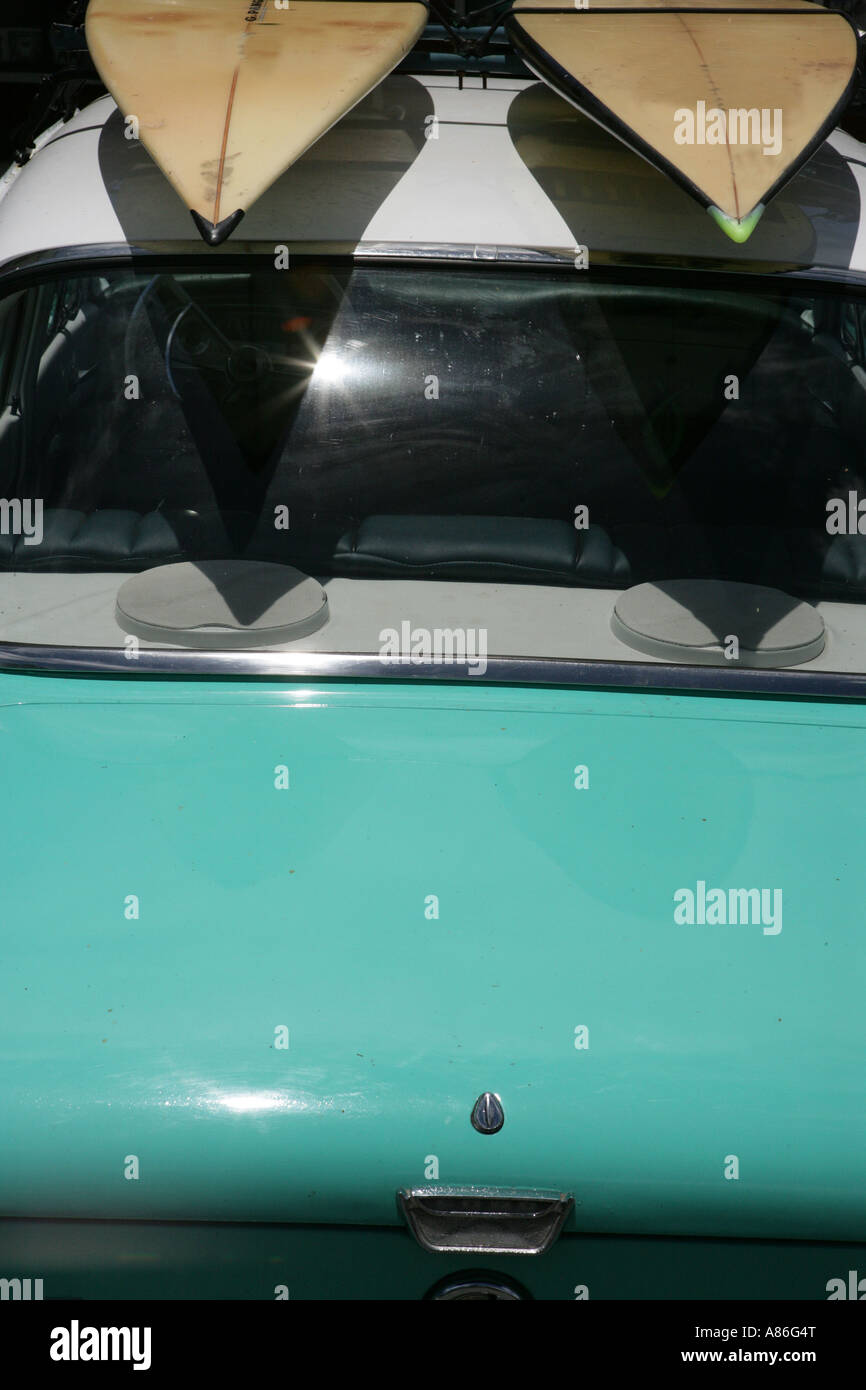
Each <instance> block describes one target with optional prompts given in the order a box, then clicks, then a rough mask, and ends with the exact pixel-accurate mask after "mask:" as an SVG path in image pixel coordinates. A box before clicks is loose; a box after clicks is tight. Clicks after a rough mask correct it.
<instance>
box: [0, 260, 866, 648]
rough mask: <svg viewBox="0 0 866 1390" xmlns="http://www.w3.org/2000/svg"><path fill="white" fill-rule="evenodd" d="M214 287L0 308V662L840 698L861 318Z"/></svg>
mask: <svg viewBox="0 0 866 1390" xmlns="http://www.w3.org/2000/svg"><path fill="white" fill-rule="evenodd" d="M234 265H235V263H232V264H229V263H228V262H227V261H222V262H221V263H220V264H218V265H217V266H216V268H214V269H208V270H205V271H201V270H195V271H194V270H186V269H184V268H183V265H182V264H178V265H177V266H170V265H168V264H167V263H166V264H164V268H160V269H158V270H146V271H145V270H142V269H137V268H133V267H130V266H126V267H125V268H123V269H113V268H112V269H108V270H104V271H103V270H93V269H91V270H88V271H86V272H74V271H70V272H69V273H67V274H64V275H62V276H57V275H55V277H54V278H53V279H51V280H49V281H43V282H41V283H39V284H34V285H32V286H31V287H29V288H25V289H16V290H14V291H13V292H11V293H7V295H6V296H5V297H4V298H0V643H5V644H15V645H21V644H39V645H40V646H41V647H43V648H44V647H51V648H57V649H63V650H65V651H69V650H73V649H80V648H87V649H97V650H101V651H115V652H117V651H122V652H124V653H125V654H127V655H129V654H132V655H133V656H135V654H136V652H137V651H138V650H139V649H144V650H147V649H150V648H154V649H165V648H168V649H171V650H180V651H191V650H194V649H195V650H197V651H198V652H199V653H200V654H201V659H202V661H203V662H204V663H205V665H206V661H205V656H204V653H205V652H207V651H221V650H226V649H232V650H237V649H243V650H246V651H249V652H255V651H294V650H300V651H306V652H326V653H327V652H331V653H339V652H349V653H367V654H371V655H373V656H378V657H379V658H381V660H382V662H383V666H384V667H388V666H389V665H390V667H392V668H393V667H394V664H395V663H396V665H397V673H398V674H399V667H400V663H401V662H402V663H403V664H404V665H405V664H407V663H408V664H412V663H413V661H414V662H416V664H418V663H421V664H423V663H424V662H425V661H427V660H428V659H429V660H430V661H432V662H434V663H436V662H437V660H438V662H439V664H440V665H442V664H445V663H447V662H448V661H449V660H457V661H460V660H461V659H462V660H463V661H464V662H465V663H468V664H472V665H474V668H475V671H476V672H478V673H483V667H484V665H485V662H486V661H487V660H489V659H491V658H493V657H496V656H502V657H522V658H559V659H571V660H581V661H607V662H610V661H618V662H634V661H641V662H650V663H652V662H663V663H668V664H670V663H671V662H679V663H684V664H687V665H688V664H702V665H706V666H713V665H716V666H718V667H724V666H725V665H729V664H731V663H733V664H737V663H741V664H744V665H747V666H758V667H767V666H776V667H791V668H798V669H803V670H806V669H811V670H814V669H823V670H829V671H849V672H864V671H866V614H864V607H863V601H864V597H866V534H861V529H862V532H863V533H866V516H862V517H861V508H862V511H863V513H866V480H864V454H866V447H864V446H866V323H864V307H863V305H861V302H860V301H859V300H858V299H856V298H852V297H846V294H845V293H842V292H840V291H839V290H838V289H836V288H834V287H826V286H822V287H819V288H816V287H814V286H811V285H809V286H807V285H806V284H798V283H796V282H794V281H787V282H779V281H776V282H774V283H772V284H771V283H770V282H769V281H768V280H764V279H761V280H758V279H755V280H754V281H751V280H749V279H747V278H746V277H745V276H739V277H737V283H736V286H732V285H731V281H730V280H728V281H727V282H719V281H715V282H712V281H709V280H708V281H707V283H706V286H705V287H703V288H701V287H694V286H693V285H690V287H688V288H683V287H679V288H677V287H673V286H671V285H669V284H666V283H660V282H658V280H657V281H655V282H654V281H653V280H652V278H651V277H650V273H649V272H647V273H646V276H645V278H644V280H643V281H640V280H639V279H637V278H636V277H635V275H634V274H632V275H631V276H630V277H629V278H628V279H627V280H626V279H622V278H620V279H616V278H615V277H612V278H610V279H608V280H606V281H604V282H599V281H598V280H591V279H589V278H585V277H582V276H581V275H580V274H578V273H576V272H572V273H567V272H562V271H559V270H554V269H551V270H544V271H541V270H536V269H519V268H515V267H468V268H459V267H456V266H441V265H440V266H429V265H428V266H423V265H417V264H416V265H412V264H406V265H398V264H378V265H375V264H368V265H355V266H351V265H346V264H343V265H340V264H328V263H325V262H320V263H315V262H311V261H306V262H303V263H301V264H298V265H294V264H293V265H292V266H291V267H290V268H286V269H280V270H276V269H274V267H273V265H270V264H269V265H268V266H267V267H266V268H262V266H261V263H257V264H256V265H255V267H254V268H250V264H249V262H247V263H246V264H245V265H244V267H243V268H241V269H235V268H234ZM861 499H863V500H862V501H861ZM437 631H438V632H440V633H446V634H448V633H450V634H452V635H451V637H450V638H449V637H444V638H442V639H441V641H440V647H441V650H440V649H439V648H437V637H436V633H437ZM461 633H462V634H463V636H462V637H461V636H460V634H461ZM417 634H420V635H417ZM425 634H426V635H425ZM454 634H457V635H456V636H455V635H454ZM731 639H733V640H731ZM449 642H450V653H451V655H450V657H449ZM443 643H444V645H442V644H443ZM461 643H462V646H461ZM482 648H483V651H482ZM413 652H414V656H413ZM437 652H438V657H437ZM461 653H462V656H461ZM391 673H393V670H392V672H391ZM442 674H446V673H444V672H443V673H442ZM470 674H473V672H472V671H470Z"/></svg>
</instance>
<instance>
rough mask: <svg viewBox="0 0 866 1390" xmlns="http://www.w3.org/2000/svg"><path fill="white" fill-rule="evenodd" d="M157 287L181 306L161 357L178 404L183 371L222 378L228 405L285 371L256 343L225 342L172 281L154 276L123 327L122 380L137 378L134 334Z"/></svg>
mask: <svg viewBox="0 0 866 1390" xmlns="http://www.w3.org/2000/svg"><path fill="white" fill-rule="evenodd" d="M159 287H162V288H167V289H169V290H170V292H171V294H172V295H173V296H174V297H175V298H176V299H178V300H180V301H181V307H180V309H179V310H178V312H177V314H175V316H174V319H173V320H172V322H171V325H170V327H169V330H168V333H167V334H166V339H165V347H164V349H163V352H162V356H163V362H164V366H165V372H166V376H167V378H168V382H169V385H170V387H171V390H172V392H173V394H174V395H175V396H176V397H177V399H178V400H180V399H181V392H180V391H179V390H178V385H177V378H178V377H179V376H180V375H181V374H182V373H183V372H184V371H189V372H195V373H196V374H198V373H201V372H203V371H204V372H208V373H216V374H217V375H218V376H220V377H222V378H223V380H224V381H225V383H226V386H227V388H228V394H227V397H226V399H227V400H228V401H231V400H232V399H234V398H235V397H236V396H237V395H239V394H241V393H242V392H243V391H244V390H245V389H247V388H248V387H249V386H251V385H255V384H256V383H258V382H260V381H262V380H263V379H264V378H265V377H267V376H269V375H272V374H277V375H282V374H283V372H285V370H286V368H285V367H284V366H283V364H282V363H280V362H279V361H277V360H276V359H275V358H274V357H273V356H272V354H271V353H269V352H267V351H266V350H265V349H264V348H263V347H260V346H259V345H258V344H256V343H247V342H239V341H233V340H232V339H231V338H228V337H226V335H225V333H223V332H222V331H221V329H220V328H218V327H217V325H216V324H215V323H214V322H213V320H212V319H211V318H210V316H209V315H208V314H206V313H205V311H204V309H202V308H201V307H200V306H199V305H198V304H196V302H195V300H194V299H192V297H191V296H190V295H189V294H187V292H186V290H185V289H183V287H182V286H181V285H179V284H178V283H177V281H176V280H174V279H173V277H171V276H168V275H154V276H153V278H152V279H151V280H149V281H148V283H147V285H145V287H144V289H143V290H142V292H141V294H140V295H139V296H138V299H137V300H136V302H135V305H134V307H133V310H132V313H131V314H130V316H129V321H128V323H127V326H126V332H125V334H124V340H123V359H124V375H125V376H130V375H135V376H139V377H140V375H141V373H140V372H139V371H138V370H137V368H136V363H135V358H136V357H137V355H138V354H137V352H136V349H137V347H138V333H139V331H140V329H141V327H142V325H143V314H144V310H145V306H146V305H147V301H148V299H149V297H150V296H151V295H152V294H153V293H154V291H155V290H156V289H157V288H159ZM163 307H164V306H163ZM169 312H170V311H169Z"/></svg>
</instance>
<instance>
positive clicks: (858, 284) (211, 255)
mask: <svg viewBox="0 0 866 1390" xmlns="http://www.w3.org/2000/svg"><path fill="white" fill-rule="evenodd" d="M277 246H286V247H287V249H288V252H289V256H290V258H291V257H292V256H297V257H298V258H302V259H331V260H344V261H346V262H348V263H352V262H355V263H356V264H364V263H368V264H388V263H392V264H394V263H406V262H409V263H413V264H420V265H424V264H427V265H454V266H467V265H477V266H482V265H490V266H515V267H517V268H521V267H525V268H527V269H532V268H537V269H540V270H544V269H549V270H563V271H572V272H573V273H574V274H575V276H577V277H578V278H579V279H580V280H581V281H586V280H591V279H592V278H593V276H594V274H595V273H596V272H598V273H601V274H602V275H605V274H607V275H609V274H611V273H614V274H616V273H617V272H620V273H626V274H629V273H631V274H640V273H642V272H647V271H649V272H652V273H653V274H655V275H659V276H662V277H663V278H665V279H669V280H674V279H677V278H678V277H689V276H699V277H700V278H703V277H704V276H705V275H708V274H709V275H721V276H724V277H728V276H730V277H731V278H732V279H736V278H739V277H746V278H750V279H752V280H753V281H756V280H758V279H760V278H763V279H765V280H767V279H769V280H776V281H778V280H787V281H794V280H810V281H812V282H813V283H814V282H826V283H827V284H844V285H847V286H848V287H849V288H850V289H851V290H852V291H857V290H859V291H862V290H863V288H864V287H866V271H859V270H851V269H844V268H834V267H824V266H798V265H791V264H790V263H781V262H779V263H769V262H763V261H762V262H750V261H725V260H701V259H700V258H694V257H686V256H683V257H681V258H680V259H679V261H678V262H677V263H676V264H675V265H672V264H671V257H670V256H668V255H654V254H651V253H647V254H646V255H643V256H641V257H632V256H626V255H622V254H620V253H619V252H615V251H602V250H600V249H599V250H595V251H592V250H591V251H590V261H589V265H588V266H587V267H586V268H585V269H578V268H577V267H576V266H575V252H576V249H577V248H576V247H575V246H566V247H540V246H508V245H503V246H499V245H482V244H473V243H469V242H403V241H360V242H343V241H303V242H301V241H296V242H292V241H289V242H278V241H244V240H242V239H240V238H233V239H232V240H231V241H229V242H226V243H225V244H224V245H223V246H218V247H214V248H208V247H205V246H204V245H203V243H202V242H201V241H200V240H197V239H196V240H190V241H148V242H134V243H130V242H125V241H123V242H96V243H93V244H81V245H78V246H56V247H50V248H46V249H44V250H41V251H33V252H30V253H28V254H27V255H25V256H18V257H15V258H13V259H12V260H9V261H6V262H5V263H3V264H0V290H2V289H3V288H4V287H5V285H6V284H7V283H14V281H15V280H17V279H19V278H20V277H25V276H28V275H31V274H35V273H38V272H45V271H51V270H61V269H66V268H69V269H83V268H85V267H87V266H90V265H93V266H96V265H108V264H111V263H113V264H115V265H126V266H129V265H133V264H134V263H135V262H136V261H139V260H140V261H147V260H148V259H151V260H152V259H163V258H166V259H170V258H174V259H175V260H177V261H184V262H195V263H196V265H200V266H201V267H202V268H203V269H204V268H213V267H214V266H216V265H217V264H218V263H219V261H220V260H227V261H229V262H231V261H234V262H235V263H236V264H239V263H241V262H246V261H249V260H250V259H252V260H253V261H255V262H258V263H263V262H268V261H272V260H273V256H274V251H275V247H277Z"/></svg>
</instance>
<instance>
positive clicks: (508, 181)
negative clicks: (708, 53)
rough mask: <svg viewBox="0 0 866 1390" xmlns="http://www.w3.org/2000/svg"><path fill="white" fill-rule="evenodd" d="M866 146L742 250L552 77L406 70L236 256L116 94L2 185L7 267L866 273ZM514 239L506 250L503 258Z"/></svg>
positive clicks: (837, 163) (816, 167) (347, 122)
mask: <svg viewBox="0 0 866 1390" xmlns="http://www.w3.org/2000/svg"><path fill="white" fill-rule="evenodd" d="M864 175H866V145H863V144H861V143H860V142H858V141H856V140H854V139H853V138H852V137H851V136H849V135H846V134H845V133H844V132H841V131H836V132H834V134H833V135H832V136H831V137H830V139H829V140H828V141H827V142H825V144H824V145H823V146H821V148H820V149H819V150H818V151H817V153H816V154H815V155H813V157H812V159H811V160H810V161H809V162H808V164H807V165H806V166H805V167H804V169H803V170H801V171H800V173H799V174H798V175H797V176H796V177H795V179H793V180H792V181H791V182H790V183H789V184H788V185H787V187H786V188H785V189H783V190H782V192H781V193H780V194H779V195H778V196H777V197H776V198H775V199H774V200H773V202H772V203H771V204H770V206H769V208H768V209H767V211H766V213H765V214H764V217H763V219H762V221H761V223H760V224H759V226H758V228H757V230H756V232H755V233H754V234H753V236H752V237H751V239H750V240H749V242H747V243H746V244H745V245H744V246H735V245H734V243H732V242H730V241H728V240H727V238H726V237H724V235H723V234H722V233H721V232H720V231H719V229H718V228H717V227H715V226H714V224H713V223H712V222H711V221H710V219H709V217H708V216H707V215H706V213H705V212H704V211H703V210H702V209H701V208H700V207H698V205H697V204H696V203H694V202H693V200H692V199H691V198H689V197H688V196H687V195H686V194H685V193H683V192H682V191H681V190H680V189H678V188H676V187H675V186H674V185H673V184H672V183H671V182H670V181H669V180H668V179H666V178H665V177H664V176H663V175H661V174H659V173H658V172H657V171H655V170H654V169H652V168H651V167H650V166H649V165H648V164H646V163H645V161H643V160H642V159H641V158H640V157H639V156H637V155H635V154H633V153H632V152H631V151H629V150H627V149H626V148H625V147H624V146H622V145H621V144H620V143H619V142H618V141H615V140H614V139H613V138H612V137H610V136H608V135H607V134H606V133H605V132H603V131H601V130H600V129H599V128H598V127H597V126H594V125H593V124H592V123H591V122H589V121H588V120H587V119H586V118H585V117H582V116H580V115H579V114H578V113H577V112H575V111H574V110H573V109H572V108H571V107H570V106H569V105H568V104H567V103H566V102H564V101H562V100H561V98H559V97H557V96H556V95H555V94H554V93H552V92H551V91H550V90H549V89H548V88H547V87H545V86H544V84H542V83H539V82H529V81H525V80H521V79H519V78H488V79H482V78H480V77H479V78H469V77H467V78H464V79H462V81H461V80H460V79H458V78H457V77H453V76H446V75H441V76H428V77H423V78H420V77H414V76H408V75H394V76H392V77H390V78H388V79H387V80H386V81H385V82H383V83H382V84H381V85H380V86H379V87H378V88H377V89H376V90H375V91H374V92H373V93H372V94H371V95H370V96H369V97H367V98H366V99H365V100H364V101H363V102H362V103H361V104H360V105H359V106H358V107H356V108H355V110H354V111H353V112H351V113H350V114H349V115H348V116H347V117H345V118H344V119H343V120H342V121H340V122H339V123H338V124H337V125H336V126H334V127H333V128H332V130H331V131H329V132H328V134H326V135H325V136H323V137H322V139H321V140H319V141H318V142H317V143H316V144H315V145H314V146H313V147H312V149H310V150H309V151H308V152H307V154H306V155H304V156H303V158H302V159H300V160H299V161H298V162H297V163H296V164H295V165H294V166H293V167H292V168H291V169H289V170H288V171H287V173H286V174H284V175H283V177H282V178H281V179H279V180H278V181H277V183H276V184H274V186H273V187H272V188H271V189H270V190H269V191H268V193H267V194H265V196H264V197H263V198H261V199H260V200H259V202H258V203H257V204H256V205H255V206H254V207H253V208H252V209H251V210H250V211H249V213H248V214H247V216H246V217H245V218H244V220H243V222H242V223H241V224H240V227H239V229H238V231H237V232H236V233H235V234H234V236H233V237H232V238H231V240H230V241H229V242H227V243H226V245H225V246H224V247H223V248H220V249H219V250H216V251H214V250H211V249H210V248H207V247H205V246H204V244H203V243H201V242H200V241H198V238H197V234H196V232H195V230H194V228H193V226H192V221H191V218H190V215H189V212H188V210H187V209H186V208H185V207H184V206H183V204H182V202H181V201H180V199H179V198H178V197H177V195H176V194H175V193H174V191H173V190H172V188H171V187H170V186H169V184H168V182H167V180H166V179H165V178H164V176H163V175H162V174H161V172H160V171H159V170H158V169H157V167H156V166H155V165H154V163H153V161H152V160H151V159H150V156H149V155H148V154H147V152H146V151H145V150H144V148H143V146H141V145H140V144H139V143H138V142H137V141H135V140H128V139H126V138H125V125H124V122H123V119H122V117H121V115H120V113H119V111H118V110H117V108H116V106H115V104H114V102H113V101H112V100H111V98H110V97H102V98H100V99H99V100H97V101H95V102H94V103H92V105H90V106H88V107H87V108H86V109H84V110H82V111H79V112H77V113H76V115H75V116H74V117H73V118H72V119H71V120H69V121H68V122H66V123H65V124H61V125H58V126H56V127H54V128H52V130H51V131H49V132H47V133H46V135H44V136H42V137H41V138H40V140H39V142H38V148H37V150H36V152H35V153H34V155H33V157H32V158H31V159H30V161H29V162H28V163H27V164H26V165H25V166H24V167H23V168H18V167H17V166H14V167H13V168H12V169H11V170H10V171H9V172H8V174H7V175H6V176H5V177H4V178H3V179H2V180H0V270H2V268H4V267H6V268H7V269H8V268H9V267H10V265H11V264H12V263H17V262H18V261H19V260H21V259H22V258H24V257H26V256H29V255H32V254H33V253H35V252H43V251H49V250H54V249H57V248H78V247H82V246H106V247H107V246H117V245H127V246H142V247H149V246H151V245H152V244H153V243H177V244H185V245H186V247H189V245H190V244H195V245H197V246H200V247H201V251H202V254H203V255H205V256H211V257H212V256H216V255H220V254H223V253H224V252H229V253H231V252H233V251H234V252H236V251H239V250H243V249H245V248H248V247H250V246H253V245H256V246H258V247H260V246H262V245H263V244H266V245H275V244H284V243H285V244H288V245H296V244H310V243H312V244H315V245H322V244H327V245H334V246H336V245H339V246H341V247H343V248H350V249H354V248H357V247H358V246H361V247H364V246H368V247H369V246H373V245H380V244H382V243H388V244H398V245H400V246H401V247H403V248H407V249H412V248H416V249H417V250H419V251H420V250H422V249H423V248H425V247H426V248H430V247H437V248H449V247H452V248H453V247H462V248H464V249H466V248H469V253H470V254H475V255H478V256H480V257H483V258H485V259H491V258H495V257H496V256H497V254H505V248H522V249H526V250H527V251H529V252H533V251H535V252H544V253H548V252H555V253H557V254H558V255H561V256H568V257H573V256H574V253H575V248H576V247H581V246H585V247H586V248H587V250H588V255H589V259H590V261H591V260H592V257H593V255H601V256H606V257H608V258H609V257H610V256H613V257H614V258H616V259H624V260H641V259H643V258H645V257H648V256H649V257H665V258H667V257H674V258H676V259H677V260H679V261H682V260H689V259H692V258H693V259H695V260H696V261H698V262H701V263H703V262H706V261H708V260H709V261H716V262H718V263H719V264H720V265H729V264H731V263H736V262H738V261H747V262H749V264H750V265H752V264H755V263H769V264H771V265H773V266H774V267H776V266H779V265H781V266H784V267H791V268H803V267H809V266H816V267H818V268H822V269H825V270H830V271H834V272H839V271H849V270H850V271H855V272H856V271H866V227H864V225H863V216H862V207H863V199H862V191H863V189H864V187H866V184H864ZM497 248H499V251H497Z"/></svg>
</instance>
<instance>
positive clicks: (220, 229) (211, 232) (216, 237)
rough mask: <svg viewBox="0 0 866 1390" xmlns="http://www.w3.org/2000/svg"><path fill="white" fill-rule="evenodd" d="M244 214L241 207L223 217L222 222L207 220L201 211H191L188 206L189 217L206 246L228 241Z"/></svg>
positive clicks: (220, 244) (218, 244) (219, 244)
mask: <svg viewBox="0 0 866 1390" xmlns="http://www.w3.org/2000/svg"><path fill="white" fill-rule="evenodd" d="M243 215H244V210H243V208H238V210H237V212H233V213H232V214H231V216H230V217H224V218H223V220H222V222H217V223H216V225H214V223H213V222H208V220H207V218H206V217H202V215H201V213H198V212H193V210H192V208H190V217H191V218H192V220H193V222H194V223H195V225H196V230H197V231H198V234H199V236H200V237H201V239H202V241H206V242H207V244H208V246H222V244H223V242H224V241H228V239H229V237H230V236H231V234H232V232H233V231H234V229H235V227H236V226H237V225H238V223H239V222H240V220H241V218H242V217H243Z"/></svg>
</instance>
